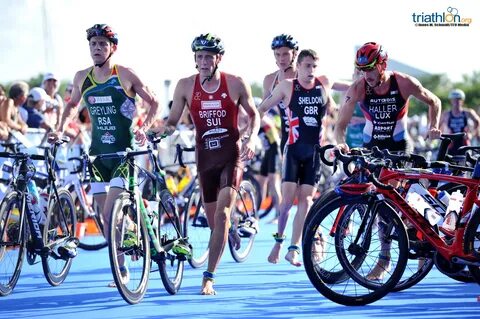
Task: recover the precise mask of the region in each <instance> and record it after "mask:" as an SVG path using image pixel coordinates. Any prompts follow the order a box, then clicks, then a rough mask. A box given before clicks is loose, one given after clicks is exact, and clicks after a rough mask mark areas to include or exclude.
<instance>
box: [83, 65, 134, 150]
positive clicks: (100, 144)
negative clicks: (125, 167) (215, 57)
mask: <svg viewBox="0 0 480 319" xmlns="http://www.w3.org/2000/svg"><path fill="white" fill-rule="evenodd" d="M82 97H83V101H84V103H85V105H86V106H87V109H88V113H89V114H90V119H91V121H92V144H91V146H90V154H91V155H98V154H105V153H112V152H118V151H124V150H125V149H127V148H133V139H134V135H133V131H132V119H133V116H134V113H135V98H133V97H130V96H128V95H127V93H126V92H125V90H124V89H123V87H122V85H121V83H120V78H119V76H118V71H117V67H116V66H114V67H113V70H112V74H111V75H110V77H109V78H108V79H107V80H106V81H105V82H102V83H99V82H96V81H95V79H94V77H93V68H92V69H91V70H90V72H88V74H87V77H86V78H85V81H84V82H83V85H82Z"/></svg>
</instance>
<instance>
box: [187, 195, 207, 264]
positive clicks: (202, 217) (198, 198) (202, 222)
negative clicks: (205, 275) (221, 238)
mask: <svg viewBox="0 0 480 319" xmlns="http://www.w3.org/2000/svg"><path fill="white" fill-rule="evenodd" d="M183 214H184V215H183V216H184V217H183V229H184V233H185V236H186V237H188V242H189V243H190V245H192V256H191V258H189V259H188V263H189V264H190V266H192V268H200V267H202V266H203V265H205V263H206V262H207V259H208V252H209V248H208V243H209V241H210V235H211V230H210V227H209V226H208V220H207V214H206V212H205V209H204V207H203V201H202V195H201V193H200V188H198V187H196V188H195V189H194V190H193V192H192V194H191V195H190V198H189V200H188V205H187V209H185V210H184V212H183Z"/></svg>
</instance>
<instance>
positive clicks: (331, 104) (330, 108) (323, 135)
mask: <svg viewBox="0 0 480 319" xmlns="http://www.w3.org/2000/svg"><path fill="white" fill-rule="evenodd" d="M336 105H337V104H336V103H335V100H334V99H333V97H332V96H331V95H329V96H328V101H327V104H326V105H325V107H326V112H325V115H324V116H323V118H322V130H321V131H320V140H319V144H320V145H321V146H323V145H325V144H326V143H327V142H328V136H327V135H328V129H329V126H330V121H329V119H330V118H331V117H333V115H334V114H333V113H334V110H335V108H336Z"/></svg>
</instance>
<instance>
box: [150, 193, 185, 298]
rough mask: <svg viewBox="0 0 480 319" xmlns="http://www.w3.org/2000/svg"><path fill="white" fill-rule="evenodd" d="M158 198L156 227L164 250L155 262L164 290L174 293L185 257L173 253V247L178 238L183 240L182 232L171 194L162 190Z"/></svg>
mask: <svg viewBox="0 0 480 319" xmlns="http://www.w3.org/2000/svg"><path fill="white" fill-rule="evenodd" d="M160 199H161V203H159V207H158V212H159V220H158V222H159V225H158V229H159V237H160V243H161V246H162V247H164V248H165V251H164V252H162V253H160V256H159V257H160V258H158V259H157V264H158V269H159V270H160V277H161V278H162V282H163V286H164V287H165V290H167V292H168V293H169V294H171V295H174V294H176V293H177V292H178V290H179V289H180V286H181V284H182V279H183V270H184V263H185V260H186V259H187V258H186V256H185V255H182V254H177V253H175V252H174V249H173V247H174V243H175V242H177V241H179V240H180V241H181V242H182V243H183V242H184V240H183V238H184V234H183V230H182V224H181V223H180V218H179V216H178V210H177V207H176V204H175V199H174V198H173V196H172V194H170V192H169V191H168V190H163V191H162V192H161V194H160ZM162 204H163V205H162Z"/></svg>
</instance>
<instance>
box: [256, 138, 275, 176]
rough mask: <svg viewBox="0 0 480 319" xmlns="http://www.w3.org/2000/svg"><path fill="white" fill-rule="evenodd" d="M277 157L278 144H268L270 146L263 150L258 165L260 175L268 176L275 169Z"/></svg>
mask: <svg viewBox="0 0 480 319" xmlns="http://www.w3.org/2000/svg"><path fill="white" fill-rule="evenodd" d="M277 159H278V144H277V143H273V144H270V147H269V148H268V149H267V151H266V152H265V154H264V156H263V158H262V164H261V165H260V175H262V176H268V174H273V173H275V172H276V171H277Z"/></svg>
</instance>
